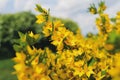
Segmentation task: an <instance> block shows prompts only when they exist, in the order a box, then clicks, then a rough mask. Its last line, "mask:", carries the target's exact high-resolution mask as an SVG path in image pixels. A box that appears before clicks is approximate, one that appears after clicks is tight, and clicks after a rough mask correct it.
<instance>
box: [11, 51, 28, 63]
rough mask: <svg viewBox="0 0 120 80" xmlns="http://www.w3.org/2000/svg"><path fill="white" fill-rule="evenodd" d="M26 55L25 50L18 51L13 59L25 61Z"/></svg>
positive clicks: (20, 61)
mask: <svg viewBox="0 0 120 80" xmlns="http://www.w3.org/2000/svg"><path fill="white" fill-rule="evenodd" d="M25 59H26V55H25V54H24V53H23V52H16V57H15V58H13V60H14V61H15V62H17V63H24V61H25Z"/></svg>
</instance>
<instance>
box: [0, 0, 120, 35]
mask: <svg viewBox="0 0 120 80" xmlns="http://www.w3.org/2000/svg"><path fill="white" fill-rule="evenodd" d="M104 1H105V2H106V5H107V10H106V11H105V12H106V13H108V14H109V15H110V17H113V16H115V14H116V12H117V11H120V0H104ZM99 2H100V0H0V14H4V13H16V12H21V11H31V12H33V13H35V14H37V13H36V11H35V5H36V4H40V5H41V6H42V7H44V8H46V9H49V8H50V13H51V15H52V16H56V17H61V18H65V19H66V18H69V19H72V20H73V21H75V22H76V23H77V24H78V25H79V26H80V28H81V31H82V33H83V34H86V33H88V32H93V33H97V29H96V27H95V23H94V22H95V17H97V16H94V15H91V14H90V13H88V7H89V5H90V4H92V3H95V4H98V3H99Z"/></svg>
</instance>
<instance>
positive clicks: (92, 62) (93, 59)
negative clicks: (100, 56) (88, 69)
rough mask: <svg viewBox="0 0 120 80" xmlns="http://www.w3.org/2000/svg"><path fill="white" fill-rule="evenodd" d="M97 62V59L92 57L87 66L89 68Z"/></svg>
mask: <svg viewBox="0 0 120 80" xmlns="http://www.w3.org/2000/svg"><path fill="white" fill-rule="evenodd" d="M95 61H96V60H95V58H93V57H92V58H91V59H90V60H89V61H88V63H87V65H88V66H92V65H93V64H94V63H95Z"/></svg>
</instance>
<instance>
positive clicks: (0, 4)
mask: <svg viewBox="0 0 120 80" xmlns="http://www.w3.org/2000/svg"><path fill="white" fill-rule="evenodd" d="M8 1H9V0H0V12H3V11H4V9H5V7H7V3H8Z"/></svg>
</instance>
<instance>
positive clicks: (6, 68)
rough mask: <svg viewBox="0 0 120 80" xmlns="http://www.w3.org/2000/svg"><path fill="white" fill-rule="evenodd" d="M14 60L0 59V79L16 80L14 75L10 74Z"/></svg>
mask: <svg viewBox="0 0 120 80" xmlns="http://www.w3.org/2000/svg"><path fill="white" fill-rule="evenodd" d="M13 65H14V62H13V61H12V60H11V59H5V60H0V80H17V78H16V76H15V75H13V74H11V73H12V72H13V71H14V69H13Z"/></svg>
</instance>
